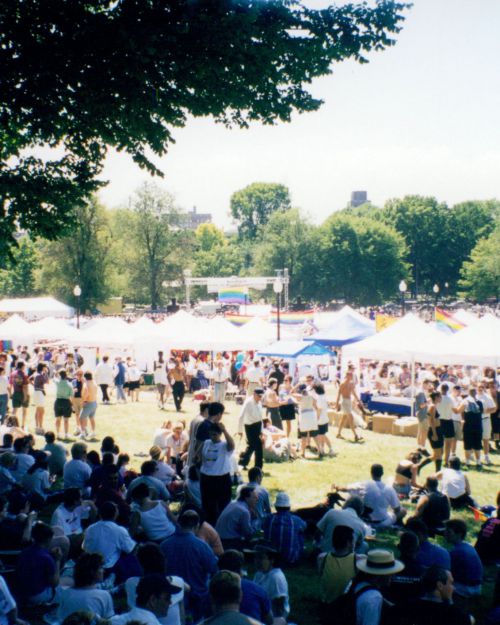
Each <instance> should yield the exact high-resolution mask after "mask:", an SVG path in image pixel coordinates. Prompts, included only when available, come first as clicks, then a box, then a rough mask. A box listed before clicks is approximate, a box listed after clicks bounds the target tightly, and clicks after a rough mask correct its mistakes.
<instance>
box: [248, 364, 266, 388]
mask: <svg viewBox="0 0 500 625" xmlns="http://www.w3.org/2000/svg"><path fill="white" fill-rule="evenodd" d="M245 378H246V379H247V380H248V381H249V382H252V383H253V384H255V383H258V382H262V379H263V378H264V372H263V371H262V369H261V368H260V367H252V368H251V369H248V371H247V372H246V373H245Z"/></svg>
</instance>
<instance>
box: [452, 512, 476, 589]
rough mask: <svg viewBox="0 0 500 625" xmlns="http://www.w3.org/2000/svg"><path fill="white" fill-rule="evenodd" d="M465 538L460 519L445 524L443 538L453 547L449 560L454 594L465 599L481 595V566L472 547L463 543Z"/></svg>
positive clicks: (465, 531) (464, 530) (462, 522)
mask: <svg viewBox="0 0 500 625" xmlns="http://www.w3.org/2000/svg"><path fill="white" fill-rule="evenodd" d="M466 536H467V525H466V523H465V521H462V519H451V520H450V521H448V522H447V523H446V532H445V537H446V540H447V541H448V542H449V543H450V544H451V545H453V549H452V550H451V551H450V558H451V574H452V575H453V580H454V582H455V593H456V594H457V595H460V596H461V597H466V598H467V597H477V596H479V595H481V589H482V587H481V584H482V581H483V565H482V564H481V560H480V558H479V556H478V555H477V552H476V550H475V549H474V547H473V546H472V545H470V544H469V543H467V542H465V537H466Z"/></svg>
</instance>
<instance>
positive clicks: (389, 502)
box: [363, 464, 406, 527]
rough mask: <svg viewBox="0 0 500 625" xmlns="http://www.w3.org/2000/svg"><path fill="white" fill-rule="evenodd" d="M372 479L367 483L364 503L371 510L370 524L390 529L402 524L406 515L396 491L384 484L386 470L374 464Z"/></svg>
mask: <svg viewBox="0 0 500 625" xmlns="http://www.w3.org/2000/svg"><path fill="white" fill-rule="evenodd" d="M370 472H371V477H372V479H371V480H369V481H368V482H366V483H365V486H364V497H363V503H364V505H365V508H370V509H371V512H370V513H369V519H370V524H371V525H374V526H375V527H390V526H391V525H395V524H396V523H400V522H401V521H402V520H403V518H404V517H405V515H406V510H405V509H404V508H402V507H401V504H400V502H399V498H398V496H397V494H396V491H395V490H394V488H392V486H387V485H386V484H384V482H382V476H383V475H384V468H383V467H382V465H381V464H372V466H371V470H370Z"/></svg>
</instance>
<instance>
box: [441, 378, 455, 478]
mask: <svg viewBox="0 0 500 625" xmlns="http://www.w3.org/2000/svg"><path fill="white" fill-rule="evenodd" d="M448 391H449V386H448V384H441V401H440V402H439V422H440V424H441V431H442V433H443V439H444V465H445V466H448V462H449V461H450V456H451V453H452V450H453V446H454V445H453V444H454V443H456V439H455V424H454V421H453V414H454V406H453V400H452V398H451V397H450V396H449V395H448Z"/></svg>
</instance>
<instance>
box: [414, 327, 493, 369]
mask: <svg viewBox="0 0 500 625" xmlns="http://www.w3.org/2000/svg"><path fill="white" fill-rule="evenodd" d="M415 358H416V360H421V361H423V362H428V363H433V364H449V365H460V364H463V365H478V366H488V365H489V366H492V367H498V366H499V365H500V319H498V318H497V317H494V316H493V315H486V316H485V317H482V318H481V319H478V320H477V321H476V322H475V323H473V324H472V325H470V326H468V327H467V328H464V329H463V330H461V331H460V332H457V333H456V334H454V335H453V336H451V337H447V338H446V339H444V340H443V339H442V340H441V341H440V342H436V343H435V344H430V345H422V348H421V349H420V350H417V351H416V353H415Z"/></svg>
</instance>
